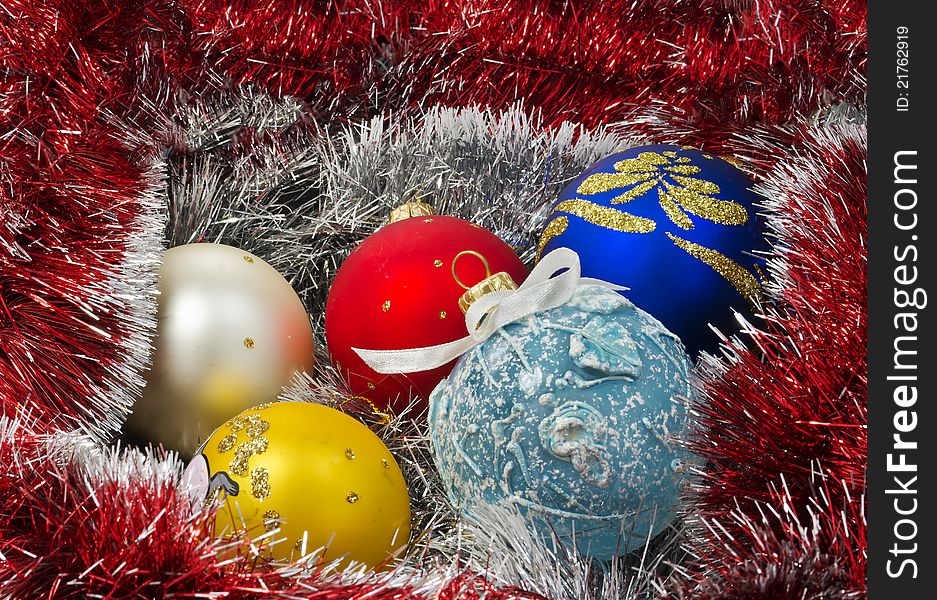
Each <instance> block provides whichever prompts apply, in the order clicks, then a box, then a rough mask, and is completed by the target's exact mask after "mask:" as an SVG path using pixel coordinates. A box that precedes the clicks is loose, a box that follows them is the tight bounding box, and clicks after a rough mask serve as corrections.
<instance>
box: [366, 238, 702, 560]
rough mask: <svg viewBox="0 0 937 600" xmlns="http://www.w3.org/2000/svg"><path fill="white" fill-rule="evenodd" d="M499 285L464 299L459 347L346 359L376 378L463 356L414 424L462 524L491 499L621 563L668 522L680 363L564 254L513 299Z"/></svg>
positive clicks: (681, 395)
mask: <svg viewBox="0 0 937 600" xmlns="http://www.w3.org/2000/svg"><path fill="white" fill-rule="evenodd" d="M564 269H566V271H565V272H563V273H562V274H560V275H558V276H557V277H554V278H552V279H551V278H549V277H550V275H551V274H553V273H556V272H557V271H560V270H564ZM506 280H507V278H506V277H505V276H504V274H503V273H502V274H498V275H497V276H493V277H490V278H488V279H486V280H485V281H483V282H482V283H480V284H479V285H477V286H475V287H474V288H472V289H471V290H469V291H468V292H466V294H465V296H464V298H463V303H464V306H465V307H466V319H465V322H466V327H467V329H468V330H469V332H471V333H470V335H469V336H467V337H465V338H462V339H460V340H458V341H456V342H453V343H450V344H444V345H440V346H435V347H428V348H415V349H409V350H405V351H399V352H392V351H381V352H374V351H370V350H360V351H359V352H360V353H361V355H362V356H363V357H364V358H365V359H366V360H368V363H369V364H371V365H372V366H373V367H375V368H376V369H377V370H379V371H382V370H412V369H417V368H421V367H422V366H424V365H426V364H430V365H433V364H437V363H439V362H441V361H445V360H448V359H449V358H450V356H451V355H452V354H454V353H459V354H461V353H465V354H464V355H463V356H462V358H461V359H460V360H459V362H458V363H457V364H456V366H455V369H454V370H453V371H452V373H451V374H450V375H449V377H448V378H447V379H445V380H443V381H442V382H440V384H439V385H438V386H437V387H436V389H435V390H434V391H433V393H432V396H431V397H430V403H429V404H430V406H429V416H428V421H429V431H430V440H431V442H432V447H433V456H434V458H435V461H436V464H437V466H438V467H439V472H440V475H441V477H442V480H443V482H444V484H445V485H446V487H447V489H448V492H449V495H450V497H451V499H452V501H453V503H454V504H456V505H457V506H460V507H461V508H462V510H463V511H464V512H465V514H466V515H468V516H469V517H472V515H473V508H474V507H475V506H476V505H477V504H479V503H482V504H485V503H488V504H491V503H497V502H502V501H503V502H507V503H510V504H514V505H515V506H516V507H518V508H520V509H521V510H523V511H524V512H525V513H526V514H527V515H528V516H529V517H530V519H531V521H532V522H533V523H534V525H535V526H536V527H537V528H538V529H539V530H540V531H541V532H542V533H544V534H549V532H556V533H557V534H558V535H559V536H560V537H561V538H562V539H564V540H565V541H566V542H571V541H573V540H575V543H576V545H577V547H578V548H579V550H580V551H581V552H583V553H585V554H588V555H591V556H594V557H597V558H601V559H608V558H611V557H613V556H616V555H618V554H624V553H627V552H629V551H630V550H633V549H635V548H637V547H638V546H640V545H642V544H644V543H645V542H646V541H647V539H648V538H649V536H652V535H655V534H657V533H659V532H660V531H662V530H663V529H664V528H665V527H666V526H667V525H668V524H669V523H670V522H671V521H672V520H673V518H674V509H675V508H676V506H677V504H678V500H679V498H678V482H679V479H680V475H681V474H682V473H683V471H684V461H685V460H686V458H687V455H686V453H685V452H684V451H682V450H681V449H680V447H679V446H678V445H677V442H676V441H675V439H674V437H675V436H678V435H679V434H680V433H682V431H683V429H684V426H685V423H686V414H685V401H686V400H687V399H688V398H689V395H690V382H689V374H688V373H689V361H688V358H687V356H686V354H685V352H684V351H683V348H682V346H681V344H680V341H679V340H678V339H677V337H676V336H674V335H673V334H672V333H670V332H669V331H668V330H667V329H666V328H664V326H663V325H661V324H660V322H658V321H657V320H656V319H654V318H653V317H651V316H650V315H648V314H647V313H645V312H644V311H642V310H640V309H639V308H637V307H635V305H634V304H632V303H631V302H630V301H628V300H627V299H626V298H624V297H623V296H621V295H620V294H618V293H616V290H618V289H620V288H617V287H616V286H611V285H609V284H607V283H605V282H600V281H596V280H591V279H582V280H580V277H579V263H578V260H577V257H576V255H575V253H573V252H572V251H570V250H567V249H560V250H557V251H556V252H554V253H551V254H549V255H547V256H546V257H544V258H543V260H542V261H541V262H540V264H539V265H538V266H537V268H536V269H535V270H534V272H533V273H531V275H530V277H529V278H528V280H527V282H526V283H525V284H524V285H523V286H521V287H520V288H519V289H516V290H511V289H510V287H511V285H510V283H506ZM507 281H509V280H507Z"/></svg>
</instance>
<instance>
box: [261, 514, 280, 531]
mask: <svg viewBox="0 0 937 600" xmlns="http://www.w3.org/2000/svg"><path fill="white" fill-rule="evenodd" d="M279 526H280V513H278V512H277V511H275V510H268V511H267V512H265V513H264V530H265V531H273V530H274V529H276V528H277V527H279Z"/></svg>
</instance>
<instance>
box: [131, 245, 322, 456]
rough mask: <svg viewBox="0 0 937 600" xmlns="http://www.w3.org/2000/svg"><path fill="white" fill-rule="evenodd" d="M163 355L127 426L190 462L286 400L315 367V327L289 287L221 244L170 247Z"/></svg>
mask: <svg viewBox="0 0 937 600" xmlns="http://www.w3.org/2000/svg"><path fill="white" fill-rule="evenodd" d="M159 289H160V296H159V308H158V315H157V316H158V321H159V324H158V330H157V336H156V355H155V360H154V364H153V369H152V371H151V372H150V373H149V374H148V377H147V386H146V388H145V390H144V393H143V397H142V398H140V400H139V401H138V402H137V403H136V405H135V406H134V409H133V414H132V415H131V416H130V418H129V419H128V420H127V424H126V428H127V430H128V431H129V432H131V433H132V434H133V435H135V436H137V437H139V438H141V439H143V440H145V441H148V442H158V443H160V444H162V445H163V446H164V447H166V448H168V449H170V450H176V451H178V452H179V453H180V454H182V455H183V456H186V457H188V456H191V455H192V452H193V451H194V450H195V448H196V447H197V446H198V444H199V443H200V442H202V441H204V440H205V439H206V438H207V437H208V435H209V434H210V433H211V432H212V431H213V430H214V429H215V428H216V427H218V426H219V425H221V424H222V423H224V421H225V420H226V419H229V418H230V417H231V416H232V415H234V414H237V413H238V412H240V411H242V410H244V409H245V408H247V407H250V406H254V405H256V404H260V403H262V402H268V401H270V400H273V399H275V398H276V397H277V394H278V393H279V392H280V390H281V388H282V387H283V385H285V384H286V383H287V382H288V381H289V380H290V378H291V377H292V376H293V374H294V373H295V372H297V371H299V370H308V369H310V368H311V367H312V364H313V362H314V357H313V349H314V342H313V337H312V328H311V327H310V325H309V318H308V316H307V314H306V310H305V308H303V303H302V301H300V299H299V297H298V296H297V295H296V293H295V292H294V291H293V289H292V288H291V287H290V284H289V283H288V282H287V281H286V280H285V279H283V277H282V276H281V275H280V274H279V273H277V271H276V270H275V269H274V268H273V267H271V266H270V265H268V264H267V263H265V262H264V261H263V260H261V259H260V258H258V257H257V256H254V255H253V254H251V253H249V252H245V251H243V250H239V249H237V248H234V247H232V246H225V245H221V244H189V245H185V246H178V247H176V248H172V249H170V250H167V251H166V253H165V254H164V256H163V263H162V266H161V268H160V281H159Z"/></svg>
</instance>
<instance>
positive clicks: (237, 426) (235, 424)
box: [227, 415, 247, 432]
mask: <svg viewBox="0 0 937 600" xmlns="http://www.w3.org/2000/svg"><path fill="white" fill-rule="evenodd" d="M227 425H228V427H230V428H231V431H235V432H236V431H240V430H242V429H244V428H245V427H247V415H238V416H236V417H234V418H233V419H231V420H230V421H228V423H227Z"/></svg>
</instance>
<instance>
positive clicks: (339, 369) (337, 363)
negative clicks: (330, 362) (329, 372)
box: [335, 361, 342, 371]
mask: <svg viewBox="0 0 937 600" xmlns="http://www.w3.org/2000/svg"><path fill="white" fill-rule="evenodd" d="M335 370H336V371H341V370H342V363H340V362H338V361H335Z"/></svg>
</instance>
